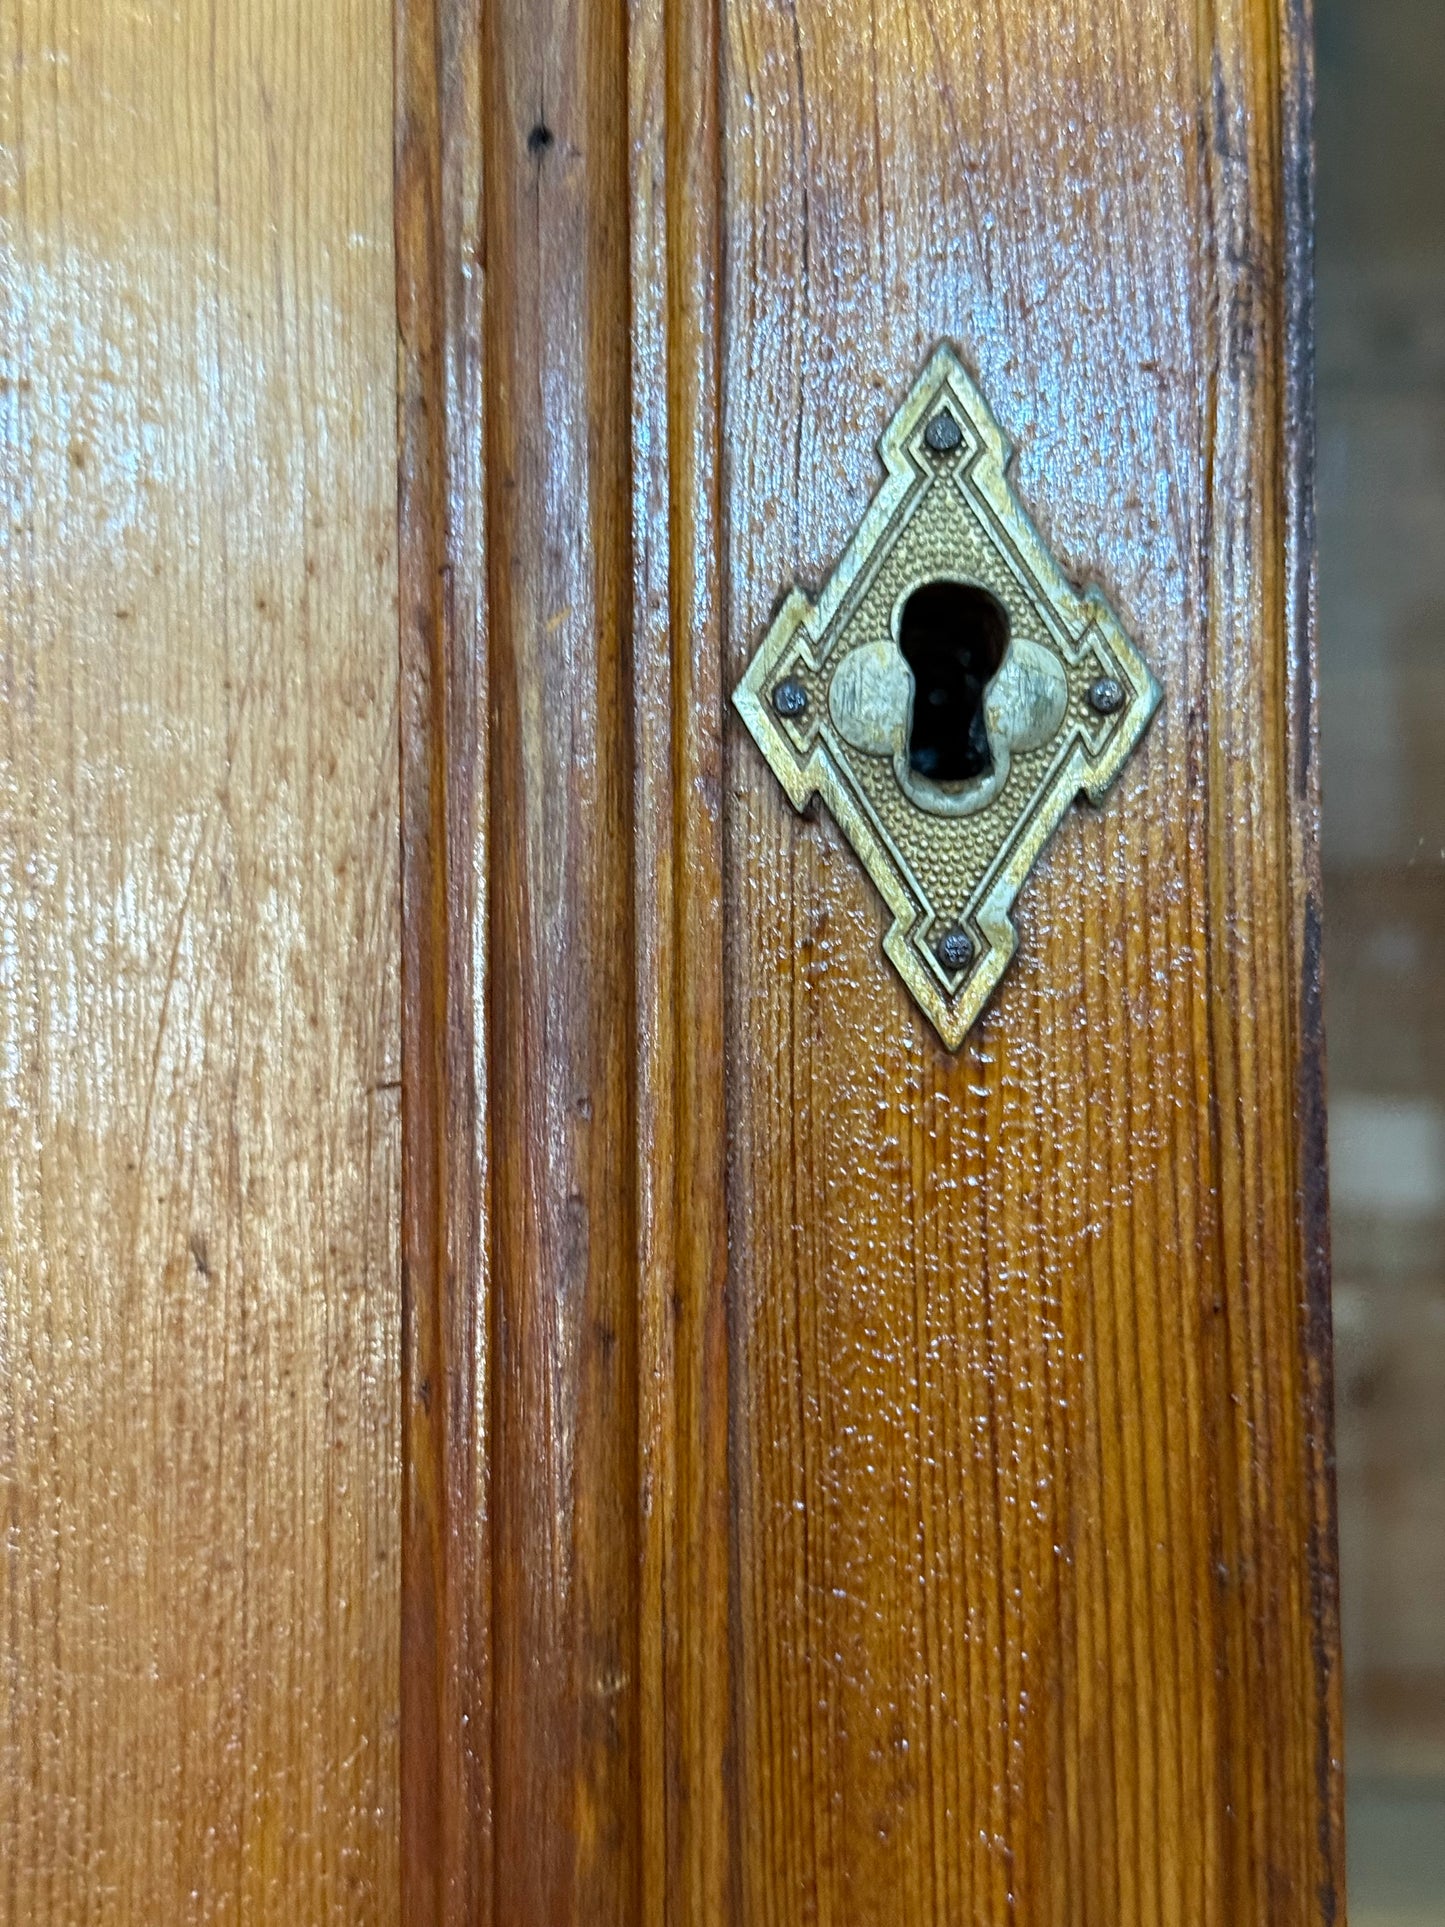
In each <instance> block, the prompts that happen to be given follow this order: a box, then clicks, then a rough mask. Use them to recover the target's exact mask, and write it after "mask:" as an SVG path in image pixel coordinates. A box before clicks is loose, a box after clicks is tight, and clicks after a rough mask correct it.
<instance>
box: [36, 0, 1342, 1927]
mask: <svg viewBox="0 0 1445 1927" xmlns="http://www.w3.org/2000/svg"><path fill="white" fill-rule="evenodd" d="M0 18H3V20H4V23H5V25H4V32H3V35H0V39H3V42H4V48H5V52H4V57H3V60H0V114H3V116H4V118H3V124H0V153H3V165H0V219H3V223H4V235H5V243H6V251H5V254H4V258H3V260H0V285H3V287H4V290H5V293H6V296H7V298H8V301H9V306H8V308H7V311H6V320H7V328H6V337H5V345H4V356H5V367H4V371H3V379H0V436H3V444H4V449H5V453H6V457H7V463H8V467H7V480H8V481H9V484H10V492H9V494H8V495H7V514H8V521H7V531H8V538H9V540H8V546H7V549H6V553H5V558H4V575H3V580H4V584H5V587H6V590H7V600H6V607H5V617H6V623H5V632H4V636H3V639H0V646H3V659H4V668H5V680H4V690H3V716H0V721H3V742H0V812H3V815H0V1116H3V1121H4V1127H5V1131H6V1134H7V1135H6V1139H5V1147H6V1148H5V1157H4V1160H3V1165H4V1170H5V1173H6V1178H5V1183H4V1185H3V1186H0V1259H3V1265H4V1269H3V1282H0V1296H3V1303H0V1311H3V1323H0V1343H3V1348H4V1350H3V1368H4V1375H5V1383H4V1400H5V1403H4V1411H3V1415H0V1468H3V1472H0V1476H3V1481H4V1486H5V1493H6V1503H7V1508H8V1509H7V1538H6V1561H5V1565H4V1567H3V1580H0V1586H3V1591H0V1625H3V1627H4V1629H5V1631H4V1649H3V1665H4V1673H3V1684H4V1696H5V1698H4V1704H5V1715H4V1718H3V1719H0V1921H3V1923H4V1927H11V1923H13V1924H14V1927H32V1923H33V1924H34V1927H69V1924H70V1923H72V1922H74V1923H81V1922H91V1921H102V1922H105V1923H107V1927H108V1924H109V1923H112V1922H115V1923H118V1924H119V1927H140V1924H141V1923H144V1924H145V1927H151V1923H156V1922H164V1923H167V1927H168V1924H169V1923H171V1922H181V1921H185V1922H193V1921H194V1922H202V1921H211V1920H216V1921H228V1922H232V1921H235V1922H241V1923H243V1924H244V1927H254V1923H262V1922H266V1923H287V1927H311V1923H313V1922H314V1923H321V1922H328V1923H333V1922H334V1923H345V1924H346V1927H353V1923H373V1922H375V1923H378V1927H388V1924H389V1923H395V1922H398V1921H404V1922H406V1923H407V1927H902V1924H904V1923H906V1927H1326V1923H1330V1922H1333V1921H1335V1920H1337V1919H1338V1917H1339V1912H1338V1899H1339V1894H1340V1822H1339V1790H1340V1778H1339V1732H1338V1711H1337V1705H1338V1682H1337V1637H1336V1615H1335V1597H1334V1564H1333V1525H1332V1518H1331V1488H1330V1424H1329V1339H1328V1313H1327V1301H1326V1291H1327V1275H1326V1244H1325V1221H1324V1181H1323V1165H1324V1151H1323V1142H1322V1123H1321V1106H1320V1091H1321V1057H1320V1037H1319V1014H1318V954H1319V944H1318V931H1319V912H1318V893H1317V888H1316V871H1315V847H1314V835H1315V772H1314V762H1313V743H1314V718H1313V683H1312V657H1311V647H1312V643H1311V603H1312V533H1311V524H1310V507H1309V490H1308V459H1309V424H1310V415H1311V397H1310V388H1309V343H1308V335H1309V317H1310V290H1309V230H1310V165H1309V146H1308V115H1309V103H1310V95H1311V83H1310V75H1309V42H1308V33H1309V21H1308V8H1307V7H1306V6H1304V5H1295V4H1293V3H1292V0H1291V4H1285V0H1211V4H1208V5H1205V4H1198V5H1181V4H1177V0H868V4H864V0H590V3H589V4H581V0H304V4H289V5H288V4H281V0H228V3H227V4H222V3H221V0H170V3H169V4H165V3H163V0H130V4H128V5H125V6H121V5H119V4H116V0H11V4H9V5H8V6H7V7H4V8H0ZM940 344H947V345H948V347H949V348H950V349H951V351H952V352H954V353H956V354H957V355H958V357H959V358H960V366H962V367H964V368H966V369H967V370H968V371H969V375H968V379H970V380H976V381H977V383H978V385H979V389H980V391H981V393H982V395H983V396H985V397H986V398H987V402H988V404H989V405H990V406H991V408H992V410H993V411H994V414H995V415H996V417H997V421H998V424H999V427H1000V431H1001V433H1002V434H1003V435H1004V436H1006V437H1007V439H1008V441H1009V442H1010V443H1011V445H1012V448H1013V450H1014V455H1013V462H1012V471H1011V472H1012V476H1013V481H1014V484H1015V486H1016V488H1017V491H1018V496H1019V499H1020V501H1021V502H1022V503H1023V504H1024V505H1025V507H1026V508H1027V511H1028V513H1029V514H1030V515H1031V517H1032V518H1033V523H1034V524H1035V525H1036V527H1037V531H1038V536H1039V539H1040V542H1041V544H1042V545H1043V547H1044V548H1045V549H1046V550H1047V552H1048V553H1049V554H1050V555H1052V556H1053V557H1055V558H1057V561H1058V565H1059V568H1060V570H1061V574H1060V576H1059V581H1060V583H1062V584H1063V585H1064V586H1065V588H1067V585H1068V583H1069V582H1074V583H1079V584H1083V583H1092V584H1095V585H1096V586H1097V587H1098V589H1099V590H1100V591H1101V592H1102V593H1103V594H1104V595H1105V596H1106V597H1107V598H1108V601H1109V603H1110V605H1111V606H1112V607H1113V608H1114V609H1115V610H1116V611H1117V612H1118V615H1119V618H1120V620H1121V622H1122V624H1123V627H1124V629H1125V630H1126V631H1127V632H1128V634H1129V636H1130V637H1131V638H1132V639H1133V641H1134V643H1135V644H1136V645H1137V647H1138V649H1139V651H1140V655H1141V660H1142V661H1143V662H1145V663H1147V664H1148V665H1149V669H1150V671H1151V672H1152V674H1153V675H1154V676H1155V677H1157V680H1158V683H1159V686H1160V689H1161V691H1162V697H1161V702H1160V706H1159V709H1158V712H1157V714H1155V715H1154V717H1153V720H1152V722H1151V723H1150V725H1149V727H1148V729H1147V732H1146V733H1145V734H1144V735H1143V737H1142V740H1141V741H1140V742H1139V744H1138V746H1137V748H1136V749H1135V750H1134V753H1133V755H1132V756H1131V758H1130V759H1129V761H1128V762H1127V764H1126V765H1125V767H1124V768H1123V770H1122V771H1121V772H1120V773H1119V774H1118V777H1117V780H1116V781H1115V782H1114V783H1113V784H1112V787H1110V789H1109V791H1108V794H1107V796H1101V800H1100V802H1099V804H1098V806H1097V807H1088V806H1080V807H1077V808H1072V807H1071V808H1070V809H1069V811H1068V812H1067V814H1066V815H1065V817H1064V819H1063V821H1062V822H1061V823H1060V824H1059V825H1058V827H1057V830H1056V832H1055V834H1054V835H1053V836H1052V838H1051V840H1050V841H1049V843H1048V845H1047V848H1046V849H1045V850H1044V851H1043V853H1042V855H1041V857H1040V859H1039V861H1038V862H1037V864H1036V866H1035V867H1034V869H1033V871H1032V874H1031V875H1030V876H1029V878H1028V880H1027V882H1026V884H1025V886H1024V887H1023V889H1022V890H1021V892H1020V893H1019V896H1018V900H1017V904H1016V906H1015V910H1014V920H1015V923H1016V926H1017V932H1018V951H1017V955H1016V956H1015V957H1014V958H1013V960H1012V962H1011V964H1010V965H1009V968H1008V970H1007V972H1006V973H1005V974H1004V976H1003V978H1002V981H1001V982H1000V983H999V985H998V986H997V989H996V990H995V991H994V993H993V995H992V996H991V998H990V1000H989V1002H988V1004H987V1006H986V1008H985V1009H984V1010H983V1011H982V1014H981V1015H980V1016H979V1018H978V1021H977V1022H976V1023H974V1024H973V1025H972V1027H971V1028H970V1029H969V1030H968V1032H967V1034H966V1035H965V1036H964V1037H963V1038H962V1039H961V1041H959V1040H954V1042H955V1043H956V1046H957V1047H956V1048H954V1047H951V1045H950V1044H949V1043H948V1042H945V1041H944V1040H943V1039H942V1038H941V1037H940V1035H939V1034H938V1032H937V1030H936V1029H935V1027H934V1026H933V1025H932V1024H931V1023H930V1021H929V1019H928V1017H927V1015H926V1014H925V1013H924V1011H923V1010H922V1009H921V1008H920V1007H919V1005H918V1003H917V1002H916V1001H915V999H914V997H913V996H912V995H911V994H910V991H909V989H908V988H907V986H906V985H905V983H904V982H903V980H902V978H901V977H900V975H899V972H898V971H897V970H896V969H895V967H894V965H893V963H892V962H891V961H890V960H889V957H888V956H887V955H885V953H884V947H883V946H884V941H885V936H886V935H887V932H888V928H889V919H890V914H891V913H890V912H889V911H888V909H887V908H886V907H885V904H884V901H883V898H882V897H881V896H880V894H879V891H878V889H877V888H876V887H875V885H874V883H873V882H872V881H871V880H870V877H869V875H868V873H867V871H866V869H865V867H864V865H863V864H862V863H861V862H860V861H859V859H858V856H857V855H856V854H855V851H854V848H853V847H852V844H851V843H850V840H849V835H848V834H845V830H846V829H847V825H845V824H844V823H843V822H842V821H841V819H840V817H839V816H838V815H836V814H835V813H834V812H833V811H832V810H830V809H829V808H827V807H823V806H820V805H818V804H817V803H816V802H815V803H811V804H809V803H807V799H806V798H802V799H800V800H801V801H803V802H804V804H805V807H804V808H803V809H802V810H801V811H799V810H795V809H794V807H793V805H792V803H790V802H789V800H788V798H787V796H786V795H785V794H784V790H783V788H782V786H781V785H780V783H779V781H778V779H777V777H776V776H775V775H774V773H773V770H772V769H771V768H770V767H769V764H768V761H767V760H766V759H765V757H764V755H763V754H762V753H760V750H759V747H758V745H757V743H756V742H755V741H754V739H753V737H752V735H750V734H749V731H748V729H747V727H746V726H745V724H744V720H743V718H742V716H741V715H740V713H739V712H738V711H737V709H735V708H734V706H733V704H732V701H731V698H732V693H733V691H734V689H735V688H736V687H737V685H738V684H739V681H740V680H741V678H742V677H743V676H744V673H745V671H746V670H747V668H748V665H749V664H750V663H751V662H752V661H753V659H754V656H755V653H756V651H757V650H758V648H759V645H760V643H761V642H762V640H763V638H764V637H765V635H766V634H767V633H768V632H769V628H770V625H771V624H772V623H773V621H774V619H775V616H776V613H777V611H778V609H779V607H780V600H779V599H780V598H781V597H783V596H785V595H786V593H787V592H788V591H789V589H790V587H791V586H792V585H794V584H802V585H804V586H805V588H806V589H807V590H809V591H816V590H818V589H820V588H821V586H822V585H823V584H824V583H825V582H826V581H827V579H828V578H829V576H830V574H831V573H832V571H833V570H834V569H835V567H836V566H837V564H838V562H839V560H840V558H841V557H843V556H844V555H845V553H846V552H847V551H848V548H849V544H850V542H852V540H853V538H854V536H855V533H856V531H857V530H858V528H859V525H860V523H861V522H862V521H863V520H864V518H865V515H866V513H867V511H868V507H869V504H870V502H872V501H873V500H874V498H875V496H876V495H877V492H878V490H879V489H880V487H882V486H883V485H884V469H883V466H882V465H881V462H880V456H879V449H878V444H879V438H880V436H882V435H884V433H885V431H886V430H887V428H888V425H889V423H890V421H892V420H893V418H894V416H895V413H896V411H897V410H898V408H899V407H900V404H902V403H903V401H904V399H905V397H906V396H907V395H908V394H909V392H910V389H911V387H912V384H913V383H914V381H915V380H916V379H917V377H918V374H919V371H920V369H922V368H923V367H924V366H925V365H927V364H928V363H929V358H930V356H932V355H933V354H934V353H935V352H936V351H937V350H939V348H940ZM398 384H399V385H398ZM398 467H399V478H400V489H399V495H398V487H397V481H398ZM1069 593H1072V591H1069ZM398 607H399V611H400V620H399V624H398V620H397V609H398ZM398 637H399V645H400V646H399V650H398ZM805 693H806V692H805ZM398 718H399V720H398ZM398 738H399V742H398ZM398 749H399V758H398ZM855 840H856V839H855ZM398 1709H399V1713H398ZM398 1717H399V1738H398Z"/></svg>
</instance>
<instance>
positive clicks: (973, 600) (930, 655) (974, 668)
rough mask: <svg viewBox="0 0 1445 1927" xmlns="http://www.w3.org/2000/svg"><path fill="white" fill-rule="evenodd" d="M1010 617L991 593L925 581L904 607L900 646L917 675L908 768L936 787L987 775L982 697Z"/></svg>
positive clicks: (1004, 640) (960, 584)
mask: <svg viewBox="0 0 1445 1927" xmlns="http://www.w3.org/2000/svg"><path fill="white" fill-rule="evenodd" d="M1008 636H1009V629H1008V615H1007V613H1006V612H1005V610H1004V607H1003V604H1002V603H1001V602H1000V601H998V599H997V598H996V597H995V596H991V595H990V594H989V592H988V590H987V589H980V588H977V587H975V586H974V585H973V584H972V583H968V582H925V583H923V584H922V586H921V587H920V588H917V589H915V590H914V591H913V594H912V595H911V596H909V598H908V600H907V602H905V603H904V605H903V614H902V617H901V618H900V620H899V624H898V646H899V648H900V649H901V650H902V651H903V660H904V661H905V662H906V663H907V664H908V667H909V668H910V669H911V670H912V671H913V729H912V731H911V733H910V735H909V738H908V763H909V767H910V768H911V769H913V770H915V771H916V772H917V773H918V775H920V776H926V777H927V778H928V779H929V781H930V782H934V783H962V782H966V781H967V780H968V779H969V778H970V777H972V776H987V775H988V773H989V771H990V770H991V769H992V768H993V752H992V751H991V750H990V749H989V746H988V731H987V729H986V728H985V727H984V720H983V692H984V688H985V686H986V685H987V684H988V682H989V681H990V679H991V678H992V677H993V676H994V675H995V674H996V673H997V671H998V666H999V664H1000V663H1001V662H1002V661H1003V654H1004V650H1005V649H1007V647H1008Z"/></svg>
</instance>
